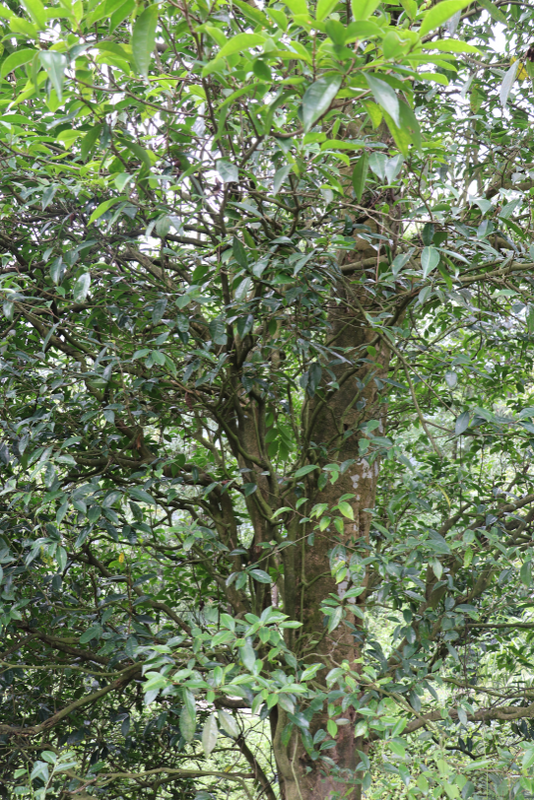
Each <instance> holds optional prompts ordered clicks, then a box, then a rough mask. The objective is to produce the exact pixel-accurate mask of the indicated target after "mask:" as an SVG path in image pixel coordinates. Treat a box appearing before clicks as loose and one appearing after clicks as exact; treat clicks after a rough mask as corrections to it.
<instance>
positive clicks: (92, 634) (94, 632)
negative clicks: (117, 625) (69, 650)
mask: <svg viewBox="0 0 534 800" xmlns="http://www.w3.org/2000/svg"><path fill="white" fill-rule="evenodd" d="M102 633H103V628H102V625H100V624H99V623H98V622H96V623H95V624H94V625H91V627H90V628H88V629H87V630H86V631H85V633H82V635H81V636H80V644H86V643H87V642H90V641H91V640H92V639H100V637H101V636H102Z"/></svg>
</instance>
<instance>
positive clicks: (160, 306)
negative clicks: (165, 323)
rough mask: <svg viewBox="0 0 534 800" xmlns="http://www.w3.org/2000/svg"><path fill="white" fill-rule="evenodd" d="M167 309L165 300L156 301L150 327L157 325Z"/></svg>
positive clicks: (161, 298)
mask: <svg viewBox="0 0 534 800" xmlns="http://www.w3.org/2000/svg"><path fill="white" fill-rule="evenodd" d="M166 308H167V298H166V297H160V299H159V300H156V302H155V303H154V308H153V310H152V325H157V324H158V323H159V322H161V320H162V319H163V315H164V314H165V309H166Z"/></svg>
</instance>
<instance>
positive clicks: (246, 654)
mask: <svg viewBox="0 0 534 800" xmlns="http://www.w3.org/2000/svg"><path fill="white" fill-rule="evenodd" d="M239 655H240V657H241V661H242V662H243V664H244V665H245V667H246V668H247V669H248V670H249V671H250V672H252V670H253V669H254V664H255V663H256V653H255V652H254V648H253V647H252V644H251V641H250V639H246V640H245V644H244V645H243V647H240V648H239Z"/></svg>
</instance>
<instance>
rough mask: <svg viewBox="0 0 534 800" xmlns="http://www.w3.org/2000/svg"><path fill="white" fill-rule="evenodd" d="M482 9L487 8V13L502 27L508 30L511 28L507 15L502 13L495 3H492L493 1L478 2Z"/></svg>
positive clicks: (481, 0) (483, 0) (480, 0)
mask: <svg viewBox="0 0 534 800" xmlns="http://www.w3.org/2000/svg"><path fill="white" fill-rule="evenodd" d="M478 1H479V3H480V5H481V6H482V8H485V9H486V11H488V12H489V14H490V15H491V16H492V17H493V19H494V20H495V22H500V23H501V25H504V26H505V27H506V28H509V27H510V25H509V22H508V19H507V18H506V15H505V14H503V13H502V11H501V10H500V8H498V7H497V6H496V5H495V3H492V2H491V0H478Z"/></svg>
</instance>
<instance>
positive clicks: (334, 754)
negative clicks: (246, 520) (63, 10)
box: [274, 249, 390, 800]
mask: <svg viewBox="0 0 534 800" xmlns="http://www.w3.org/2000/svg"><path fill="white" fill-rule="evenodd" d="M371 252H373V253H374V254H375V255H376V252H375V251H371ZM368 255H369V249H367V251H365V249H362V250H361V252H360V253H359V256H360V258H361V259H362V260H363V258H365V257H367V256H368ZM352 257H354V255H352ZM364 283H365V274H364V273H363V272H361V273H360V274H359V275H357V276H356V280H354V281H352V282H349V281H344V282H342V281H340V283H339V285H338V287H337V297H336V299H337V301H338V302H335V303H332V307H331V309H330V310H329V323H330V339H329V342H328V345H329V347H331V348H335V349H336V351H337V352H338V353H340V354H342V355H343V357H344V359H345V361H342V362H341V363H338V364H337V365H334V366H331V367H330V369H331V370H332V371H333V372H334V373H335V377H336V380H337V383H338V384H339V388H338V389H337V390H336V391H334V392H330V393H327V392H328V387H327V381H326V380H325V381H324V382H323V385H322V387H321V391H320V392H318V393H317V395H315V396H314V397H313V398H312V399H310V400H309V401H308V403H307V406H308V407H307V409H306V412H305V414H304V420H305V424H308V427H309V435H308V439H309V446H310V455H309V460H310V462H311V463H316V464H318V465H319V466H320V467H324V466H326V465H327V464H333V463H337V464H343V462H346V461H350V462H351V463H350V465H349V466H348V468H347V469H346V470H345V472H344V473H343V474H340V476H339V478H338V480H337V481H336V482H334V483H331V482H328V483H327V485H326V486H323V487H322V488H319V484H318V476H319V475H320V474H321V473H320V472H319V471H318V470H317V471H315V472H314V473H312V474H311V477H310V478H309V479H308V480H307V482H306V490H307V492H306V496H307V497H308V498H309V501H308V504H307V505H306V506H305V508H306V510H307V511H309V510H311V508H312V506H313V505H314V504H315V503H327V504H328V505H329V507H330V508H331V507H332V506H336V505H337V503H338V502H339V500H340V498H341V497H342V496H343V495H349V496H350V499H348V502H349V503H350V506H351V508H352V513H353V517H354V519H353V521H351V520H350V519H348V518H345V520H344V523H345V524H344V530H343V533H342V534H341V533H339V532H338V531H337V529H336V528H335V527H334V525H333V524H331V525H330V526H329V527H328V528H327V529H326V530H325V531H324V532H323V533H322V534H321V533H319V532H317V531H316V532H315V534H314V537H313V544H310V543H309V542H310V540H308V541H307V537H308V536H309V535H310V534H312V530H313V528H312V527H311V526H310V525H308V526H303V525H299V524H298V522H297V524H295V525H293V526H290V530H291V532H292V536H293V540H294V546H293V547H290V548H287V549H286V550H284V571H285V582H284V583H285V587H284V588H285V594H284V608H285V610H286V613H288V614H290V615H291V617H292V618H294V619H299V620H300V621H301V622H302V623H303V627H302V628H301V629H299V630H297V631H296V632H292V633H294V634H296V635H295V636H294V637H293V638H294V639H296V641H293V642H292V644H293V647H294V649H296V651H297V653H298V655H299V656H300V657H301V658H303V659H304V660H305V661H306V660H308V661H309V662H310V663H317V662H318V661H319V660H320V661H321V662H322V663H323V664H324V665H325V666H324V669H323V670H322V671H321V672H320V673H319V675H318V678H319V680H320V681H321V682H322V683H325V677H326V674H327V673H328V671H329V670H330V669H332V668H334V667H339V666H340V665H341V664H342V662H344V661H345V662H348V665H349V666H350V668H351V669H352V670H354V669H355V668H356V667H357V665H356V664H355V663H354V662H355V661H356V659H358V657H359V655H360V654H361V650H362V646H363V636H364V633H363V631H362V630H361V626H360V625H361V624H360V618H359V617H358V616H356V615H355V614H354V613H351V610H350V609H351V605H352V604H354V603H356V602H357V603H358V605H359V606H360V608H362V609H363V608H364V605H365V598H366V586H367V582H368V575H367V574H366V573H365V571H362V574H361V581H362V586H363V589H364V591H363V593H362V594H361V595H360V596H359V597H358V598H357V600H356V599H355V598H351V599H350V600H349V601H348V602H346V604H345V605H346V612H345V613H346V615H345V618H344V621H343V622H342V623H341V624H340V625H338V626H337V627H336V628H335V629H334V630H333V631H332V632H331V633H328V632H327V622H328V618H327V617H326V616H325V614H324V611H323V609H322V608H321V603H322V601H324V600H325V599H327V598H328V597H329V596H334V597H337V598H339V599H340V600H341V599H342V598H343V595H344V593H345V591H346V590H347V588H348V585H349V583H348V581H347V580H346V579H345V580H343V581H341V582H339V583H336V580H335V578H334V577H333V575H332V569H331V553H332V549H333V547H335V546H336V545H339V546H341V548H345V554H346V556H347V559H349V558H350V556H351V554H354V553H356V554H359V555H360V557H361V558H362V559H364V558H366V557H367V555H368V545H369V537H370V528H371V521H372V514H371V513H370V510H372V509H373V507H374V505H375V497H376V488H377V480H378V475H379V461H378V458H376V457H370V458H367V457H365V455H362V454H361V453H360V441H361V439H362V436H363V435H364V434H363V433H362V430H361V426H362V425H364V424H365V423H366V422H369V421H370V420H377V421H378V422H379V427H378V429H377V431H376V434H377V435H381V436H383V435H384V426H385V414H384V407H383V405H381V402H380V400H381V397H380V387H381V386H383V383H382V381H383V379H384V378H385V377H386V375H387V370H388V364H389V359H390V351H389V349H388V348H387V346H386V345H384V344H383V343H382V342H381V340H380V341H379V342H378V344H376V336H375V332H374V330H373V329H372V328H371V327H370V325H369V323H368V320H367V318H366V316H365V310H366V309H367V310H370V301H369V299H368V298H369V297H370V295H369V294H368V293H367V291H366V289H365V286H364ZM375 310H376V309H375ZM371 341H373V343H374V346H375V351H372V350H371V352H368V350H367V347H368V345H369V344H370V342H371ZM328 380H330V378H328ZM322 474H324V473H322ZM337 513H338V514H339V512H337ZM303 529H304V530H303ZM312 535H313V534H312ZM338 552H341V553H343V550H341V551H338ZM326 705H327V703H326V701H325V702H324V704H323V708H322V709H321V710H320V711H319V712H318V713H316V714H315V715H314V717H313V719H312V723H311V727H310V733H311V736H312V737H313V735H314V734H315V733H316V731H317V730H319V729H320V728H323V729H326V723H327V721H328V712H327V709H326ZM339 716H342V717H343V718H344V719H345V720H346V724H344V725H341V726H339V728H338V732H337V735H336V739H335V745H334V746H333V747H332V748H331V749H329V750H326V751H325V754H326V755H327V756H328V758H329V759H331V761H332V762H333V763H334V764H335V767H333V766H332V764H330V765H328V764H327V765H325V763H323V762H322V761H321V759H317V760H312V759H311V758H310V756H309V755H308V753H307V752H306V749H305V747H304V744H303V742H302V739H301V737H300V735H299V733H298V732H297V731H296V730H295V729H294V731H293V734H292V737H291V740H290V742H289V746H287V747H284V745H283V744H282V741H281V732H282V730H283V728H284V726H285V724H286V723H287V718H286V717H287V715H286V714H285V713H284V712H282V713H280V710H278V720H277V725H276V735H275V740H274V751H275V756H276V759H277V763H278V767H279V774H280V777H281V788H282V798H283V800H330V798H333V797H334V796H335V797H339V798H345V799H346V800H359V798H360V797H361V785H359V784H357V783H356V781H357V780H358V776H357V772H356V768H357V766H358V763H359V762H360V756H359V754H358V752H357V750H358V749H360V750H365V749H366V746H365V743H363V742H362V741H359V740H357V739H355V736H354V731H355V725H356V722H357V721H358V716H357V713H356V711H355V709H354V708H352V707H349V708H347V709H346V710H345V711H343V712H342V710H341V708H340V712H339ZM336 793H337V794H336Z"/></svg>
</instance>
